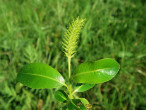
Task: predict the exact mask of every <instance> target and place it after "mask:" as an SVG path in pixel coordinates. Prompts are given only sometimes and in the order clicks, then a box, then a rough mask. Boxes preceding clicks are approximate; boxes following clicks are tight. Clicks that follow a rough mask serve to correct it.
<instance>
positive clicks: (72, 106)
mask: <svg viewBox="0 0 146 110" xmlns="http://www.w3.org/2000/svg"><path fill="white" fill-rule="evenodd" d="M68 110H87V109H86V107H85V106H84V104H83V103H82V102H81V101H80V99H72V100H70V102H69V104H68Z"/></svg>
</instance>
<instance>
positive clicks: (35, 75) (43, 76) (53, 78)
mask: <svg viewBox="0 0 146 110" xmlns="http://www.w3.org/2000/svg"><path fill="white" fill-rule="evenodd" d="M23 74H27V75H31V76H40V77H44V78H47V79H51V80H54V81H56V82H59V83H60V84H62V85H65V83H62V82H60V81H58V80H56V79H54V78H51V77H48V76H43V75H40V74H29V73H23Z"/></svg>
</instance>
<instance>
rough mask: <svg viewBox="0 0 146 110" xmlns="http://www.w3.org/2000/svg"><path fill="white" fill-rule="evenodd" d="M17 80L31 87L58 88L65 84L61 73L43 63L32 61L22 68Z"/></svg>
mask: <svg viewBox="0 0 146 110" xmlns="http://www.w3.org/2000/svg"><path fill="white" fill-rule="evenodd" d="M17 80H18V81H19V82H21V83H22V84H24V85H25V86H28V87H30V88H36V89H42V88H57V87H60V86H63V85H65V81H64V79H63V77H62V76H61V74H60V73H59V72H58V71H57V70H55V69H53V68H52V67H50V66H48V65H47V64H42V63H31V64H28V65H26V66H24V67H23V68H22V70H21V71H20V73H19V74H18V76H17Z"/></svg>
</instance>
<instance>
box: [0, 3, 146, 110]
mask: <svg viewBox="0 0 146 110" xmlns="http://www.w3.org/2000/svg"><path fill="white" fill-rule="evenodd" d="M145 11H146V1H145V0H42V1H41V0H17V1H16V0H0V110H36V109H37V110H39V109H40V108H42V109H43V110H58V109H59V108H60V107H61V104H60V103H59V102H57V101H56V100H55V99H54V96H53V92H54V89H53V90H51V89H49V90H47V89H45V90H35V89H30V88H27V87H24V86H23V85H21V84H19V83H17V81H16V76H17V73H18V72H19V71H20V69H21V68H22V67H23V66H24V65H25V64H27V63H30V62H43V63H46V64H49V65H51V66H52V67H54V68H55V69H57V70H58V71H59V72H61V73H62V75H63V76H64V77H65V78H67V62H66V58H65V57H64V54H63V52H62V45H61V41H62V37H63V34H64V32H65V30H66V28H67V26H68V25H69V23H70V22H71V21H72V20H73V19H74V18H76V17H78V16H80V18H86V19H87V21H86V23H85V26H84V28H83V30H82V32H81V37H80V41H79V48H78V49H77V50H78V52H77V54H76V57H75V58H73V60H72V68H75V67H77V66H78V65H79V64H80V63H81V62H85V61H94V60H98V59H101V58H106V57H110V58H114V59H116V60H117V61H118V62H119V63H120V65H121V69H120V72H119V73H118V74H117V76H116V77H115V78H114V79H113V80H111V81H109V82H106V83H104V84H98V85H96V86H95V87H94V88H93V89H91V90H89V91H87V92H85V93H80V94H79V95H80V96H81V97H86V98H87V99H88V100H89V101H90V103H91V104H92V105H93V110H146V88H145V87H146V73H145V72H146V45H145V43H146V42H145V40H146V14H145ZM72 70H73V69H72Z"/></svg>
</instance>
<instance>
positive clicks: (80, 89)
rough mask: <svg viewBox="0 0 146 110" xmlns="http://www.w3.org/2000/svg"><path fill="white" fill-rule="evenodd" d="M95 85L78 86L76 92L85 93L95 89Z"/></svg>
mask: <svg viewBox="0 0 146 110" xmlns="http://www.w3.org/2000/svg"><path fill="white" fill-rule="evenodd" d="M94 85H95V84H83V85H81V86H76V87H75V90H74V92H85V91H87V90H89V89H91V88H92V87H94Z"/></svg>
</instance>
